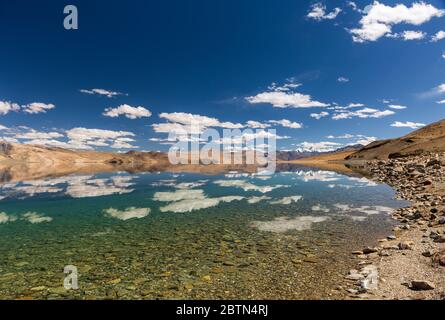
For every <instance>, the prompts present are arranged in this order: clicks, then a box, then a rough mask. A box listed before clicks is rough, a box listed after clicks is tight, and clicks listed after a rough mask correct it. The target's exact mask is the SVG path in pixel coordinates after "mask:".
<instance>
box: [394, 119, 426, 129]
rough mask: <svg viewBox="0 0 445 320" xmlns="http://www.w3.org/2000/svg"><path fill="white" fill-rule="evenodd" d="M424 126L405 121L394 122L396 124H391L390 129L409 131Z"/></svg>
mask: <svg viewBox="0 0 445 320" xmlns="http://www.w3.org/2000/svg"><path fill="white" fill-rule="evenodd" d="M424 126H425V124H424V123H418V122H411V121H406V122H401V121H396V122H394V123H392V124H391V127H396V128H411V129H419V128H421V127H424Z"/></svg>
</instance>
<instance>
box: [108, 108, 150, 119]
mask: <svg viewBox="0 0 445 320" xmlns="http://www.w3.org/2000/svg"><path fill="white" fill-rule="evenodd" d="M103 115H104V116H106V117H111V118H116V117H119V116H125V117H127V118H128V119H138V118H144V117H145V118H148V117H151V112H150V110H148V109H146V108H144V107H132V106H130V105H128V104H123V105H120V106H119V107H116V108H107V109H105V112H104V113H103Z"/></svg>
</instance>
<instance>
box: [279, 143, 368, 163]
mask: <svg viewBox="0 0 445 320" xmlns="http://www.w3.org/2000/svg"><path fill="white" fill-rule="evenodd" d="M363 147H364V145H362V144H354V145H349V146H345V147H342V148H339V149H336V150H334V151H328V152H312V151H277V160H279V161H293V160H299V159H304V158H310V157H316V156H321V155H325V154H333V153H343V152H347V151H351V152H354V151H358V150H360V149H362V148H363Z"/></svg>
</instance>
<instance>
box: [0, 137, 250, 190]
mask: <svg viewBox="0 0 445 320" xmlns="http://www.w3.org/2000/svg"><path fill="white" fill-rule="evenodd" d="M244 156H245V155H244ZM189 158H190V155H189ZM231 159H232V162H231V164H227V165H217V164H210V165H205V166H204V165H196V164H185V165H172V164H171V163H170V161H169V159H168V155H167V154H166V153H161V152H137V151H129V152H127V153H112V152H97V151H80V150H77V151H72V150H67V149H62V148H52V147H45V146H38V145H23V144H17V143H6V142H0V182H9V181H20V180H32V179H40V178H44V177H54V176H63V175H68V174H74V173H79V174H91V173H97V172H115V171H127V172H158V171H169V172H200V173H204V174H214V173H221V172H228V171H244V172H255V171H256V170H257V166H256V165H244V164H237V162H235V161H233V154H231Z"/></svg>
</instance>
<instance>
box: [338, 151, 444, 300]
mask: <svg viewBox="0 0 445 320" xmlns="http://www.w3.org/2000/svg"><path fill="white" fill-rule="evenodd" d="M444 165H445V153H428V154H422V155H415V156H406V157H400V158H393V159H389V160H374V161H368V162H367V163H366V166H367V167H368V170H369V172H370V173H371V175H372V178H373V179H374V180H375V181H378V182H383V183H386V184H388V185H390V186H391V187H392V188H394V189H395V190H396V192H397V197H399V198H401V199H405V200H408V201H410V202H411V203H412V205H411V206H410V207H406V208H401V209H399V210H396V211H395V212H394V213H393V217H394V218H395V219H396V220H397V221H398V222H399V224H398V225H397V226H396V227H395V228H394V229H393V232H394V233H393V234H391V235H388V237H387V238H385V239H380V240H379V241H378V244H377V245H376V246H375V247H367V248H364V249H363V250H360V251H355V252H353V253H352V254H354V255H355V256H356V257H357V260H358V264H357V270H351V271H350V272H349V274H348V275H347V276H346V280H347V282H348V283H349V284H350V286H348V288H341V289H345V290H346V291H347V292H348V293H349V297H350V298H352V299H445V167H444Z"/></svg>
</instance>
